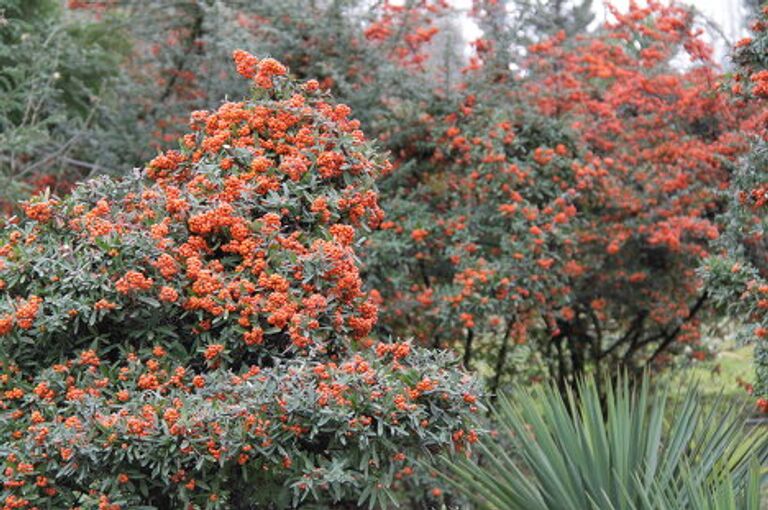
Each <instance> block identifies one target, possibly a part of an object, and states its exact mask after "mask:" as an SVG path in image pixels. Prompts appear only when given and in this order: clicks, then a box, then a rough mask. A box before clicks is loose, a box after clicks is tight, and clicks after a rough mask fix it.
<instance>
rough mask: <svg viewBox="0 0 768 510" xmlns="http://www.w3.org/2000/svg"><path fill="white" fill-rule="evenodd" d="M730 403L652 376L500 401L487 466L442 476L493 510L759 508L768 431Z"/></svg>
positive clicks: (452, 464) (484, 451)
mask: <svg viewBox="0 0 768 510" xmlns="http://www.w3.org/2000/svg"><path fill="white" fill-rule="evenodd" d="M599 389H604V390H605V393H604V398H602V399H601V392H600V391H599ZM577 395H578V397H577ZM723 404H724V402H723V401H722V400H719V401H718V402H717V403H716V404H715V405H714V406H711V407H709V406H708V410H707V409H704V407H703V403H702V400H701V399H700V398H699V397H698V395H697V393H696V390H695V388H690V389H689V390H687V391H686V392H685V394H684V395H681V397H680V398H679V399H677V398H676V399H671V398H669V394H668V392H667V391H666V390H659V389H658V388H655V387H652V385H651V384H650V382H649V381H648V379H647V377H645V378H643V379H642V381H641V382H640V383H639V384H637V385H635V386H632V385H630V383H629V382H628V381H627V379H626V378H618V381H617V382H615V383H611V382H603V383H602V385H598V381H596V380H595V379H594V378H593V377H588V378H585V379H584V380H582V381H581V382H580V383H579V384H578V386H577V388H576V392H573V391H569V392H567V393H566V394H565V395H562V394H561V393H560V392H559V390H558V389H557V388H556V387H554V386H551V385H543V386H540V387H536V388H533V389H520V390H518V391H516V392H514V394H510V395H508V396H505V395H500V396H499V400H498V403H497V406H496V409H495V413H494V416H495V420H496V423H495V426H496V428H497V431H498V435H494V437H493V438H490V437H489V438H487V439H486V440H484V441H481V443H480V445H479V451H478V453H479V454H480V455H479V459H480V461H479V463H475V462H472V461H471V460H467V459H462V460H458V461H457V460H446V464H445V466H446V467H445V468H444V469H443V472H442V476H443V477H444V478H445V479H446V480H448V481H449V483H450V484H451V485H453V486H454V487H455V488H457V489H458V490H459V491H460V492H462V493H463V494H464V495H465V496H466V497H467V498H468V499H470V500H471V501H473V502H474V503H475V504H477V505H478V506H479V507H480V508H484V509H500V510H514V509H521V510H560V509H562V510H574V509H580V510H581V509H583V510H625V509H627V510H670V509H695V510H736V509H738V510H759V508H760V478H761V477H760V467H761V466H763V465H765V461H766V459H767V458H768V433H767V432H766V430H765V429H754V428H753V429H749V428H747V427H746V426H745V423H744V413H743V412H742V411H743V407H741V408H738V409H737V408H734V407H732V406H731V407H729V408H726V407H725V406H724V405H723Z"/></svg>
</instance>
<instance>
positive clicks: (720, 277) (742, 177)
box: [702, 8, 768, 412]
mask: <svg viewBox="0 0 768 510" xmlns="http://www.w3.org/2000/svg"><path fill="white" fill-rule="evenodd" d="M751 28H752V32H753V37H747V38H745V39H742V40H741V41H739V42H738V43H737V44H736V47H735V48H734V51H733V61H734V63H735V64H736V65H737V67H736V72H735V73H734V74H733V79H732V81H731V82H730V86H731V92H732V93H733V95H734V98H735V104H734V106H735V107H736V108H738V109H740V110H743V111H745V112H747V113H749V114H750V115H749V117H748V121H747V122H745V123H744V126H743V130H744V132H746V133H749V134H750V135H751V138H750V141H751V146H750V151H749V154H748V155H747V156H746V157H745V158H743V160H742V161H741V162H740V165H739V166H738V167H737V169H736V171H735V172H734V176H733V180H732V184H731V186H730V188H729V189H728V194H729V199H730V201H729V204H728V209H727V212H726V214H724V215H722V216H721V222H722V223H723V231H724V235H723V237H722V238H721V243H720V245H721V248H722V253H721V254H718V256H717V257H713V258H711V259H709V260H707V263H706V264H705V266H704V267H703V268H702V274H703V275H704V277H705V278H707V280H708V281H709V282H710V283H709V286H710V287H711V288H712V292H713V296H714V297H715V299H716V302H717V303H718V304H720V305H721V306H722V307H723V308H725V309H726V310H728V311H729V312H730V313H731V314H732V316H733V317H734V318H736V319H737V320H739V321H740V322H741V323H743V324H746V326H747V327H746V328H745V330H744V332H743V334H742V337H743V339H744V340H746V341H754V342H755V365H756V376H757V377H756V384H755V386H754V391H755V393H756V394H757V395H758V396H760V397H761V398H760V400H759V401H758V403H759V405H760V407H761V408H762V409H763V411H765V412H768V400H766V397H767V396H768V345H767V344H766V339H768V313H766V310H768V252H767V251H766V246H767V244H766V243H767V241H768V240H767V239H766V225H768V215H767V214H766V212H767V211H768V209H766V204H768V178H766V167H768V129H766V126H768V108H767V107H766V106H767V105H768V104H767V103H766V100H768V8H763V10H762V12H761V13H760V15H759V16H758V18H757V19H755V20H754V21H753V23H752V25H751Z"/></svg>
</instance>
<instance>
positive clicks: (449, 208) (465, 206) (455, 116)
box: [367, 2, 746, 384]
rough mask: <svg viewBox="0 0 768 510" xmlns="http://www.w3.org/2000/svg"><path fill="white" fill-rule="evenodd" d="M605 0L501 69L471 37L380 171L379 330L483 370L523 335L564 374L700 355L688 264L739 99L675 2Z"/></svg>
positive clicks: (704, 238) (694, 256)
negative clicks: (441, 105) (439, 107)
mask: <svg viewBox="0 0 768 510" xmlns="http://www.w3.org/2000/svg"><path fill="white" fill-rule="evenodd" d="M492 4H493V3H492V2H488V3H487V4H484V5H486V10H490V9H492ZM489 12H491V11H489ZM614 14H615V21H614V22H613V23H610V24H607V25H605V26H603V27H602V28H601V29H600V30H598V31H597V32H595V33H594V34H586V35H577V36H573V37H567V36H566V35H565V34H557V35H555V36H554V37H552V38H550V39H547V40H544V41H541V42H539V43H537V44H534V45H532V46H530V47H529V48H528V55H529V58H528V59H527V60H526V61H523V62H520V63H518V67H519V69H517V70H513V71H510V63H509V62H505V63H504V65H501V66H491V65H490V64H493V63H495V62H496V60H497V59H498V58H499V54H498V51H495V50H494V48H498V47H499V44H498V43H497V41H496V40H485V39H483V40H481V41H478V42H476V43H475V48H476V49H477V56H476V57H475V58H474V59H473V60H472V65H471V66H470V67H469V68H467V69H466V70H465V71H466V72H465V75H464V78H463V80H464V81H463V84H462V85H463V87H462V89H461V90H460V91H457V92H456V95H458V99H457V101H456V103H455V108H454V110H453V111H450V112H449V113H447V114H443V115H440V116H439V117H435V118H433V119H432V121H431V122H432V126H433V130H432V132H431V135H430V136H429V138H428V139H427V140H424V141H423V142H422V144H421V145H420V146H419V147H417V149H415V150H414V151H413V152H412V153H410V154H409V155H408V156H409V157H407V158H403V159H401V160H398V161H397V162H396V163H397V169H396V171H395V172H394V173H393V174H392V177H390V178H388V180H387V181H385V183H384V184H382V187H383V189H389V188H388V187H387V186H389V184H388V183H389V182H392V183H394V186H393V190H391V191H390V193H389V194H388V202H387V205H386V208H387V210H388V211H389V213H390V214H389V215H388V218H387V220H388V221H386V222H384V223H383V224H382V228H381V229H380V232H379V233H377V235H376V237H375V238H374V242H373V245H372V246H373V251H372V253H373V254H374V256H372V257H370V258H369V259H367V261H368V262H369V266H368V268H369V270H370V272H371V274H372V276H374V277H375V278H376V279H371V281H372V282H373V284H374V286H375V287H376V288H377V289H379V290H380V291H381V293H382V295H383V296H384V303H385V307H384V316H383V317H384V320H383V321H382V322H383V323H384V324H385V325H387V326H389V327H390V328H391V329H392V331H398V332H402V331H409V332H411V333H412V334H413V335H414V336H416V337H417V338H420V339H422V341H424V342H426V343H429V344H438V345H439V344H441V343H443V342H448V343H451V344H454V345H455V344H459V345H462V346H463V350H464V359H465V361H467V362H469V361H470V360H471V359H472V355H473V354H478V353H479V354H481V355H484V357H481V358H480V359H483V360H484V361H486V362H487V364H490V365H491V367H490V368H491V369H492V370H493V369H495V372H496V376H497V378H498V377H499V375H500V374H502V373H503V372H504V364H505V356H506V355H507V353H508V351H510V350H511V349H512V347H511V346H512V345H514V344H515V343H522V342H528V343H529V344H530V345H532V346H533V349H534V350H536V351H538V352H540V353H542V354H543V358H544V360H545V361H546V364H547V368H548V370H549V373H550V374H552V375H554V376H556V377H557V378H558V379H559V380H560V381H561V383H563V384H567V383H568V381H569V380H571V377H572V375H573V374H574V373H578V372H580V371H583V370H585V369H591V368H589V367H598V368H599V367H601V366H604V365H608V366H617V365H621V366H625V367H627V368H629V369H640V368H642V367H644V366H660V365H663V364H665V363H667V362H669V361H670V359H671V356H672V355H674V354H679V353H681V352H683V351H686V350H687V351H688V352H689V353H690V354H692V355H694V356H702V355H703V354H704V353H703V351H702V350H701V347H700V346H699V345H698V344H699V333H700V325H701V323H700V319H701V318H702V317H703V316H704V312H705V311H706V304H707V297H708V293H707V291H706V290H705V289H703V287H702V281H701V279H700V278H699V277H697V275H696V274H695V268H696V267H697V266H698V265H699V264H700V263H701V261H702V260H703V258H704V257H706V256H707V255H708V253H709V249H710V243H711V242H712V240H713V239H715V238H717V236H718V235H719V231H718V228H717V225H716V223H715V222H714V221H713V218H714V216H715V215H716V214H717V212H718V211H720V210H721V208H722V206H723V199H722V197H721V196H720V195H719V192H720V191H721V190H722V189H724V188H725V187H726V186H727V185H728V182H729V179H730V171H731V168H732V167H733V166H734V162H735V161H736V158H737V156H738V155H739V154H740V153H742V152H743V151H744V150H745V148H746V144H745V143H744V142H743V140H742V138H741V137H740V136H738V134H737V131H738V127H739V124H738V113H733V112H732V111H731V109H730V105H729V98H728V96H727V95H726V94H724V93H722V91H718V90H717V88H716V85H717V78H718V76H719V72H718V70H717V68H716V66H714V64H713V63H712V62H711V60H710V59H709V50H708V48H707V46H706V45H705V44H704V43H703V42H702V41H701V39H700V34H701V31H700V30H699V29H697V27H696V22H695V18H694V17H693V14H692V13H691V12H690V11H688V10H686V9H684V8H680V7H676V6H665V5H662V4H660V3H657V2H649V3H648V5H647V6H643V7H641V6H639V5H633V6H631V7H630V9H629V11H628V13H626V14H621V13H618V12H615V13H614ZM510 29H511V28H510ZM489 34H490V35H493V32H489ZM490 35H489V37H490ZM681 55H682V56H684V57H686V64H687V65H686V67H684V68H681V67H679V66H677V65H676V64H675V59H679V58H681ZM389 197H391V198H389ZM394 260H397V261H398V262H397V264H398V266H399V267H398V268H397V269H395V268H394V265H393V262H392V261H394ZM416 317H418V318H419V320H415V318H416ZM494 365H495V366H494Z"/></svg>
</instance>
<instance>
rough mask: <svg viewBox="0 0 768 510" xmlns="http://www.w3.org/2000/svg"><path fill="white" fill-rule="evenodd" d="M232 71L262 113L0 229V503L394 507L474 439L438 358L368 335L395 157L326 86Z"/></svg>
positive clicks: (466, 390)
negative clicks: (427, 464) (366, 284)
mask: <svg viewBox="0 0 768 510" xmlns="http://www.w3.org/2000/svg"><path fill="white" fill-rule="evenodd" d="M234 58H235V63H236V66H237V70H238V72H239V73H240V74H241V75H242V76H244V77H245V78H247V79H249V80H252V81H253V84H254V86H253V96H252V98H250V99H249V100H246V101H242V102H228V103H225V104H223V105H222V106H221V107H220V108H219V109H218V110H217V111H215V112H203V111H198V112H194V113H193V114H192V116H191V122H190V133H189V134H187V135H185V136H184V137H183V139H182V141H181V147H180V149H179V150H172V151H168V152H165V153H163V154H161V155H159V156H157V157H156V158H155V159H153V160H152V161H151V162H150V163H149V164H148V165H147V166H146V168H145V169H144V170H143V171H142V172H138V173H137V174H136V175H133V176H130V177H126V178H125V179H123V180H120V181H113V180H109V179H101V180H97V181H89V182H85V183H83V184H81V185H78V186H77V187H76V188H75V189H74V191H73V192H72V194H71V195H69V196H67V197H64V198H56V197H50V196H40V197H37V198H35V199H33V200H31V201H30V202H28V203H26V204H24V206H23V209H24V213H25V217H24V218H14V219H12V220H10V221H9V222H8V224H7V225H6V226H5V229H4V231H3V233H2V240H3V244H2V247H0V263H1V265H0V278H2V297H3V300H2V305H0V306H2V314H1V317H0V334H2V336H0V346H1V347H2V349H0V353H1V354H2V358H3V359H2V362H3V374H2V376H0V384H2V385H3V388H2V391H3V393H2V401H1V405H2V409H3V414H2V419H0V434H2V438H3V442H4V447H3V450H2V451H3V463H4V471H3V473H2V475H0V478H1V479H2V481H3V482H4V493H3V495H2V499H3V501H4V503H5V505H6V508H33V507H36V508H42V507H56V508H63V507H70V506H77V505H78V504H83V502H84V501H86V502H87V501H91V502H93V505H99V506H100V507H101V508H124V507H131V506H133V505H139V504H143V505H152V506H156V507H161V508H168V507H178V508H182V507H188V508H259V507H260V505H261V504H266V503H267V502H272V503H275V504H277V505H278V506H289V505H295V504H298V503H299V502H304V501H314V502H319V503H332V502H335V503H344V504H370V505H372V506H374V505H379V506H383V505H384V504H385V502H386V501H389V500H396V499H398V498H399V497H402V494H403V491H402V490H401V489H404V488H408V487H414V486H416V487H418V490H417V491H416V492H415V493H412V494H417V495H419V496H422V495H423V494H426V493H427V491H428V490H429V488H430V486H429V482H428V481H426V479H425V478H424V477H425V476H427V475H426V474H425V473H424V470H423V469H420V468H418V466H417V465H416V462H415V461H416V459H417V458H418V457H420V456H423V455H430V454H431V452H433V451H436V450H443V449H446V448H448V449H451V450H455V449H464V448H465V447H466V445H467V444H469V443H471V442H473V441H474V440H475V437H476V433H475V432H474V431H473V430H472V429H471V423H472V422H471V420H470V419H469V417H470V416H471V413H472V412H474V411H475V410H476V404H475V399H476V393H477V388H475V387H474V385H473V383H471V381H470V380H468V379H465V378H464V376H463V375H462V374H461V373H460V372H458V371H457V370H456V369H455V367H454V366H453V364H452V360H451V357H450V356H449V355H445V354H431V353H427V352H424V351H421V350H414V351H412V350H411V347H410V346H409V345H408V344H407V343H390V344H386V343H375V342H374V341H373V340H372V339H371V338H370V337H369V333H370V332H371V329H372V328H373V326H374V325H375V323H376V317H377V305H376V304H375V302H374V300H373V298H372V297H371V295H370V294H368V293H366V292H364V291H363V289H362V281H361V279H360V274H359V271H358V264H357V259H356V253H355V247H356V246H357V244H358V243H359V242H360V236H359V233H358V231H359V230H366V229H368V228H370V227H372V226H375V225H377V224H378V223H379V222H380V221H381V219H382V212H381V210H380V209H379V207H378V205H377V193H376V190H375V187H374V179H375V178H376V177H377V176H378V175H379V174H380V173H383V172H386V171H387V170H388V163H387V162H386V161H385V160H384V159H382V158H381V157H380V156H378V155H377V154H376V152H375V151H374V150H373V148H372V147H371V145H370V144H369V143H368V142H366V141H365V138H364V136H363V134H362V132H361V131H360V130H359V123H358V122H357V121H355V120H351V119H350V118H349V114H350V110H349V108H348V107H346V106H345V105H334V104H333V103H331V102H329V100H328V97H327V95H326V94H324V93H322V92H321V91H320V90H319V88H318V84H317V82H315V81H308V82H306V83H303V84H301V85H299V84H297V83H295V82H293V81H291V80H289V79H288V78H287V76H286V75H287V69H286V68H285V67H284V66H283V65H282V64H280V63H279V62H277V61H275V60H273V59H268V58H267V59H263V60H259V59H257V58H256V57H254V56H252V55H250V54H248V53H246V52H243V51H236V52H235V54H234ZM374 345H375V347H374ZM73 353H77V356H73ZM414 473H416V474H415V475H414ZM412 475H413V476H412Z"/></svg>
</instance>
